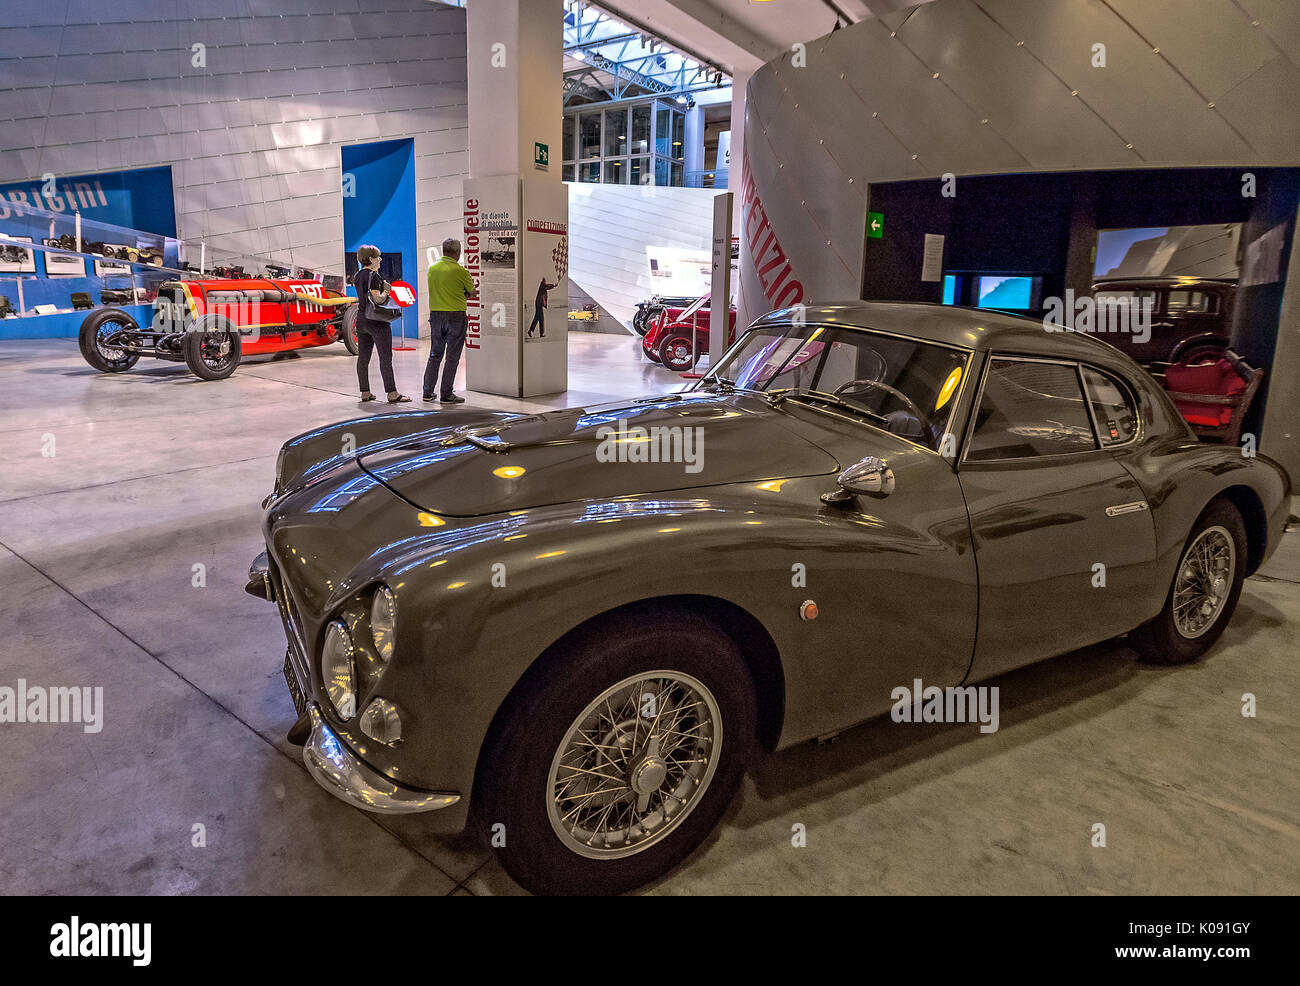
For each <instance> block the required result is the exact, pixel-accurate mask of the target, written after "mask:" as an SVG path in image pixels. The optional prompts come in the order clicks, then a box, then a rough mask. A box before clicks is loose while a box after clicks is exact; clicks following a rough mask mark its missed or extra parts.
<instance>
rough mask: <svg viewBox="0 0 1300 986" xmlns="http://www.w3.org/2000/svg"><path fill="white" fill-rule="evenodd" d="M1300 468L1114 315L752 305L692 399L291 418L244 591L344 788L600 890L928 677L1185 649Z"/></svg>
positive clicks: (1257, 543)
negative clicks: (811, 746)
mask: <svg viewBox="0 0 1300 986" xmlns="http://www.w3.org/2000/svg"><path fill="white" fill-rule="evenodd" d="M1289 492H1290V484H1289V480H1288V477H1287V476H1286V475H1285V473H1284V472H1283V471H1282V470H1281V468H1280V467H1279V466H1277V465H1276V464H1275V463H1273V462H1272V461H1270V460H1269V459H1267V458H1265V457H1264V456H1262V455H1261V456H1251V455H1248V454H1246V453H1244V452H1243V450H1242V449H1239V448H1231V447H1229V448H1224V447H1212V446H1207V445H1201V444H1198V443H1197V441H1196V440H1195V438H1194V437H1193V436H1192V434H1191V432H1190V431H1189V430H1188V428H1187V426H1186V425H1185V424H1184V423H1183V421H1182V419H1181V418H1180V417H1179V415H1178V412H1177V411H1176V410H1175V408H1174V407H1173V405H1172V404H1171V403H1170V402H1169V399H1168V398H1167V397H1166V396H1165V394H1164V393H1163V392H1162V391H1161V390H1160V388H1159V387H1158V386H1157V385H1156V384H1155V383H1154V381H1153V380H1152V379H1151V378H1150V377H1148V376H1147V375H1146V374H1145V372H1144V371H1143V370H1141V369H1140V368H1139V367H1138V366H1137V365H1136V364H1135V363H1133V362H1132V361H1131V360H1130V359H1129V358H1128V357H1127V356H1125V355H1123V354H1122V353H1120V352H1119V351H1118V350H1116V349H1114V348H1112V347H1111V346H1109V345H1107V344H1105V343H1104V342H1101V341H1099V340H1097V339H1095V338H1092V337H1089V336H1085V335H1079V334H1073V333H1049V332H1046V331H1044V329H1043V326H1042V324H1041V323H1038V322H1032V321H1029V320H1027V319H1021V318H1017V317H1013V316H1006V315H1000V314H995V313H990V312H987V311H974V310H966V309H957V308H952V307H944V306H932V305H914V304H874V303H855V304H849V305H843V306H833V307H820V308H808V309H801V310H798V311H782V312H775V313H772V314H770V315H767V316H765V317H763V318H761V319H759V320H758V321H757V322H756V323H754V325H752V326H751V327H750V329H749V331H748V332H747V333H746V334H745V335H744V336H743V337H742V338H741V339H740V340H739V341H738V342H737V343H736V344H735V345H734V346H733V347H732V348H731V349H730V350H729V351H728V352H727V353H726V354H725V356H724V357H723V358H722V359H721V360H719V361H718V365H717V366H716V367H715V368H714V369H713V370H711V371H710V372H709V374H708V375H707V376H706V377H705V378H704V379H703V380H701V381H700V382H699V384H698V385H697V386H695V387H694V388H693V389H692V390H690V391H688V392H685V393H681V394H675V395H671V396H661V397H649V398H644V399H638V400H628V401H624V402H620V403H616V404H610V405H605V406H601V407H592V408H585V409H584V408H578V409H571V410H564V411H556V412H551V413H547V414H540V415H524V414H509V413H491V412H481V411H473V410H466V409H459V410H449V411H425V412H409V413H403V414H383V415H377V416H374V417H367V418H362V419H359V420H354V421H347V422H344V423H342V424H338V425H333V426H331V427H328V428H323V429H320V430H317V431H314V432H311V433H308V434H305V435H301V436H299V437H297V438H294V439H292V440H291V441H289V442H288V443H287V444H286V445H285V446H284V448H283V450H282V451H281V453H280V458H279V463H278V466H277V473H276V478H275V488H274V491H273V493H272V494H271V495H270V496H269V497H268V499H267V501H266V504H265V505H266V507H267V511H266V516H265V522H264V535H265V539H266V544H267V552H266V553H265V554H264V555H262V556H260V557H259V558H258V560H257V561H256V562H255V563H254V565H253V568H252V571H251V573H250V575H251V578H250V581H249V586H248V589H249V591H250V592H252V593H254V594H255V595H259V596H262V597H264V598H266V599H269V600H272V601H274V602H275V603H276V605H277V606H278V607H279V611H280V615H281V617H282V619H283V622H284V626H285V630H286V635H287V637H288V653H287V656H286V659H285V663H284V673H285V677H286V679H287V680H288V683H289V688H290V691H291V693H292V695H293V698H294V702H295V705H296V707H297V712H298V714H299V719H298V722H297V724H296V725H295V726H294V727H293V729H292V730H291V733H290V736H291V738H292V739H294V740H295V741H296V742H298V743H300V744H303V745H304V750H303V756H304V760H305V762H306V764H307V767H308V769H309V770H310V772H311V773H312V774H313V775H314V776H315V778H316V779H317V780H318V781H319V782H320V783H321V785H322V786H324V787H325V788H326V789H327V790H328V791H330V792H331V793H333V794H335V795H337V796H338V797H340V798H342V799H343V800H345V801H347V802H348V803H350V804H353V805H355V806H357V807H359V808H363V809H365V810H368V811H374V812H390V813H398V812H421V811H433V810H434V809H437V811H436V812H435V813H434V815H433V816H431V818H432V819H436V820H437V822H440V823H441V826H442V827H445V828H447V829H459V828H463V827H465V826H467V825H468V826H469V827H471V828H472V829H473V830H474V831H475V832H477V833H479V834H480V835H481V836H482V838H483V839H485V840H486V841H487V842H488V843H489V844H490V845H492V846H493V847H494V848H495V849H496V851H497V852H498V853H499V854H500V858H501V860H502V862H503V864H504V866H505V867H506V869H507V870H508V871H509V872H510V873H511V874H512V875H513V876H514V877H515V879H516V880H518V882H519V883H520V884H522V885H523V886H524V887H525V888H527V889H530V890H534V891H544V892H611V891H620V890H625V889H628V888H631V887H634V886H637V885H638V884H641V883H643V882H645V881H647V880H650V879H652V878H655V877H657V876H659V875H661V874H663V873H665V872H666V871H667V870H669V869H670V868H672V867H673V866H674V865H676V864H677V863H679V862H680V861H681V860H682V859H684V858H685V857H686V856H687V855H688V854H689V853H690V852H691V851H692V850H693V849H694V848H695V847H696V846H698V845H699V844H700V842H701V841H702V840H703V839H704V838H705V837H706V835H707V834H708V833H709V832H710V830H711V829H712V828H713V827H714V825H715V824H716V823H717V821H718V819H719V818H720V817H721V815H722V814H723V811H724V810H725V809H726V807H727V804H728V802H729V801H730V800H731V798H732V796H733V795H734V794H735V791H736V789H737V786H738V785H739V784H740V781H741V778H742V775H743V773H744V771H745V769H746V767H747V765H749V764H750V763H751V761H752V760H753V758H754V757H755V756H757V755H759V754H760V752H761V751H764V750H769V751H770V750H776V749H780V748H783V747H787V746H790V745H792V744H795V743H799V742H802V741H805V740H809V739H812V738H815V737H819V736H822V735H824V734H829V733H833V732H835V731H838V730H840V729H843V728H845V727H847V726H851V725H853V724H855V723H858V722H861V721H863V720H865V719H868V718H871V717H874V716H878V715H880V714H882V713H884V712H885V711H887V710H888V709H889V708H890V707H891V704H892V702H893V698H892V693H893V691H894V689H895V688H896V687H898V686H900V685H908V684H910V683H912V682H913V681H914V680H915V679H918V678H920V679H923V681H924V682H925V683H926V684H927V685H934V686H938V687H940V688H944V687H951V686H958V685H962V684H963V683H965V684H970V683H972V682H977V681H980V680H981V679H986V678H989V677H990V676H992V675H997V674H1000V673H1001V672H1004V671H1008V670H1010V669H1012V668H1016V667H1019V666H1021V665H1025V664H1028V663H1030V662H1032V661H1037V660H1040V659H1042V658H1047V657H1051V656H1052V655H1055V654H1060V653H1062V652H1064V651H1068V650H1071V649H1074V648H1078V647H1081V646H1083V645H1086V644H1091V643H1095V642H1097V641H1101V640H1105V639H1108V638H1111V637H1115V636H1118V635H1121V634H1126V633H1127V634H1128V635H1129V637H1128V639H1129V642H1130V643H1131V645H1132V646H1133V647H1134V648H1135V649H1136V650H1137V651H1139V652H1140V653H1141V654H1142V655H1144V656H1145V657H1146V658H1147V659H1148V660H1151V661H1157V662H1164V663H1179V662H1185V661H1190V660H1193V659H1195V658H1196V657H1197V656H1199V655H1200V654H1201V653H1203V652H1204V651H1205V650H1206V649H1207V648H1209V647H1210V646H1211V645H1212V644H1213V642H1214V641H1215V640H1216V638H1217V637H1218V636H1219V634H1220V633H1222V632H1223V629H1224V627H1225V625H1226V624H1227V623H1228V620H1229V619H1230V617H1231V615H1232V612H1233V609H1234V607H1235V606H1236V603H1237V598H1238V595H1239V594H1240V592H1241V586H1242V579H1243V578H1244V577H1245V576H1246V575H1248V574H1249V573H1251V572H1253V571H1254V570H1255V569H1256V568H1258V567H1259V565H1260V564H1261V563H1262V562H1263V561H1264V560H1265V558H1267V557H1268V555H1269V554H1270V552H1272V551H1273V550H1274V548H1275V547H1276V546H1277V544H1278V541H1279V539H1280V537H1281V534H1282V531H1283V527H1284V523H1285V520H1286V517H1287V506H1288V495H1289ZM900 728H907V727H905V726H904V727H900ZM972 741H973V742H978V740H972Z"/></svg>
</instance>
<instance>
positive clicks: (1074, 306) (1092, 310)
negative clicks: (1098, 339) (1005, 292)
mask: <svg viewBox="0 0 1300 986" xmlns="http://www.w3.org/2000/svg"><path fill="white" fill-rule="evenodd" d="M1043 300H1044V304H1043V309H1044V314H1043V328H1045V329H1047V331H1048V332H1094V333H1099V334H1105V333H1108V332H1122V333H1125V334H1127V335H1132V336H1133V341H1134V342H1136V343H1137V344H1139V345H1141V344H1143V343H1145V342H1147V341H1149V340H1150V339H1151V308H1152V304H1153V300H1152V299H1151V298H1138V297H1133V296H1131V295H1103V296H1102V297H1100V298H1094V297H1092V296H1091V295H1086V294H1085V295H1081V296H1080V297H1078V298H1076V297H1075V295H1074V289H1073V288H1067V289H1066V292H1065V297H1064V298H1058V297H1055V296H1052V297H1048V298H1045V299H1043Z"/></svg>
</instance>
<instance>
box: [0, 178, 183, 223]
mask: <svg viewBox="0 0 1300 986" xmlns="http://www.w3.org/2000/svg"><path fill="white" fill-rule="evenodd" d="M22 205H34V206H36V207H38V208H41V209H46V210H48V211H50V212H58V213H63V214H65V215H69V216H70V215H72V214H73V213H74V212H78V211H80V213H81V218H82V221H83V222H85V221H86V220H88V219H93V220H98V221H99V222H105V223H111V224H112V225H114V226H125V227H126V228H128V229H139V230H143V231H144V232H146V233H158V234H161V235H162V236H175V235H176V201H175V197H174V196H173V194H172V169H171V165H163V166H161V167H157V168H135V169H132V170H130V171H106V172H103V173H101V174H95V175H68V176H62V175H60V176H58V177H57V178H56V179H55V182H54V187H53V190H52V192H51V194H49V195H47V194H46V192H45V184H44V182H43V181H42V180H41V179H40V178H34V179H32V180H30V181H22V182H11V183H9V184H5V185H0V220H4V219H8V218H9V216H10V215H11V212H12V211H14V207H15V206H18V207H21V206H22ZM87 235H88V236H89V235H90V234H87Z"/></svg>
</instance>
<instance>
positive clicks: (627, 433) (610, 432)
mask: <svg viewBox="0 0 1300 986" xmlns="http://www.w3.org/2000/svg"><path fill="white" fill-rule="evenodd" d="M596 437H597V438H599V439H600V444H599V445H597V446H596V461H597V462H680V463H682V464H683V466H685V470H686V472H688V473H697V472H700V471H701V470H702V469H703V468H704V429H703V428H702V427H700V426H698V425H696V426H693V427H692V426H686V425H651V426H650V427H649V428H643V427H641V426H640V425H631V426H629V425H628V423H627V419H625V418H619V420H618V427H617V428H615V427H613V426H612V425H601V426H600V427H599V428H597V429H596Z"/></svg>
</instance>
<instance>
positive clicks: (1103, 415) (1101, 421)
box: [1083, 366, 1138, 445]
mask: <svg viewBox="0 0 1300 986" xmlns="http://www.w3.org/2000/svg"><path fill="white" fill-rule="evenodd" d="M1083 381H1084V384H1085V386H1087V388H1088V402H1089V403H1090V404H1091V405H1092V416H1093V420H1095V421H1096V422H1097V437H1098V438H1100V439H1101V444H1102V445H1123V444H1124V443H1125V442H1127V441H1129V440H1130V439H1132V438H1133V436H1134V435H1136V434H1137V430H1138V417H1137V408H1135V407H1134V405H1133V398H1132V397H1131V396H1130V395H1129V392H1128V388H1127V387H1125V386H1124V385H1123V384H1121V383H1120V382H1119V381H1118V380H1116V379H1115V378H1114V377H1111V376H1110V375H1108V374H1105V373H1102V372H1101V371H1100V370H1094V369H1093V368H1092V367H1090V366H1085V367H1084V368H1083Z"/></svg>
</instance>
